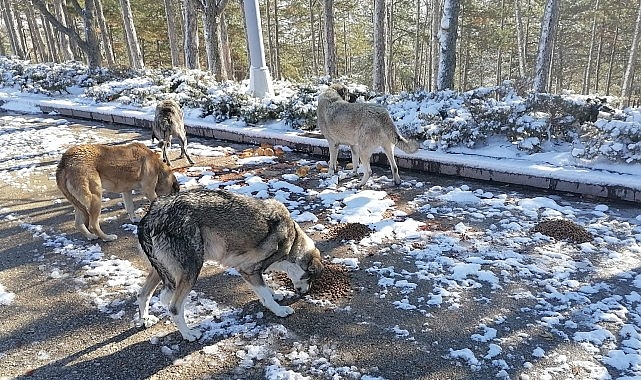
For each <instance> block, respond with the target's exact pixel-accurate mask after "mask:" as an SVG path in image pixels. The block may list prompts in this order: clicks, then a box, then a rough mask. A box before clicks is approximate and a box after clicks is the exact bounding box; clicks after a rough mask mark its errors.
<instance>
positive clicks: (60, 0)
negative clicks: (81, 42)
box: [36, 0, 75, 61]
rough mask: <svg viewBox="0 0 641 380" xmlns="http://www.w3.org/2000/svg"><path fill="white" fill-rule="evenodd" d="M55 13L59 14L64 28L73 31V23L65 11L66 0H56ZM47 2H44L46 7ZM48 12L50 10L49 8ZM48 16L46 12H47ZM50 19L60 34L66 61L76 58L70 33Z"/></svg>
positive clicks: (58, 17) (63, 57) (63, 55)
mask: <svg viewBox="0 0 641 380" xmlns="http://www.w3.org/2000/svg"><path fill="white" fill-rule="evenodd" d="M54 4H55V8H54V9H55V14H56V16H57V20H59V23H60V25H61V26H62V27H64V28H70V31H71V24H70V22H69V20H67V13H66V12H65V6H66V0H55V3H54ZM36 5H37V4H36ZM46 6H47V5H46V4H44V7H45V8H46ZM47 12H48V10H47ZM45 18H46V14H45ZM48 21H49V22H50V23H51V24H52V26H53V27H54V28H55V29H56V30H57V31H58V34H59V37H60V38H59V39H60V48H61V50H62V59H63V60H64V61H71V60H73V59H75V56H74V53H73V49H72V48H71V41H70V37H69V33H64V32H62V30H61V29H60V28H57V27H56V25H55V24H54V23H53V22H52V21H51V20H49V19H48Z"/></svg>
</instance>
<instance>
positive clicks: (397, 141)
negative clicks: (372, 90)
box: [317, 85, 419, 186]
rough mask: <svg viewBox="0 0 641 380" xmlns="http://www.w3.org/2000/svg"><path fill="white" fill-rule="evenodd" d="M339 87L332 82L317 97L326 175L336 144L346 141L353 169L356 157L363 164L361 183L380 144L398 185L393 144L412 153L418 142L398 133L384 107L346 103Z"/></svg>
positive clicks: (332, 167)
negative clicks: (326, 155)
mask: <svg viewBox="0 0 641 380" xmlns="http://www.w3.org/2000/svg"><path fill="white" fill-rule="evenodd" d="M339 91H343V88H342V86H341V85H332V86H331V87H330V88H328V89H327V90H326V91H325V92H324V93H322V94H321V95H320V96H319V97H318V108H317V116H318V129H320V131H321V133H322V134H323V136H325V138H326V139H327V142H328V143H329V175H330V176H331V175H333V174H334V170H336V160H337V158H338V146H339V145H341V144H343V145H349V147H350V148H351V150H352V164H353V165H354V168H353V173H354V174H356V173H357V169H358V163H359V161H360V163H361V164H362V165H363V170H364V172H365V173H364V175H363V179H362V180H361V182H360V183H359V186H364V185H365V184H366V183H367V180H368V179H369V177H370V175H371V174H372V169H371V168H370V159H371V157H372V153H374V150H375V149H377V148H378V147H382V148H383V151H384V152H385V155H386V156H387V160H388V161H389V163H390V166H391V168H392V176H393V177H394V183H395V184H397V185H399V184H400V183H401V178H400V176H399V175H398V166H397V165H396V159H395V158H394V146H398V148H399V149H401V150H402V151H404V152H407V153H414V152H416V151H417V150H418V145H419V144H418V142H417V141H413V140H407V139H405V138H404V137H403V136H401V134H400V133H399V132H398V129H396V126H395V125H394V122H393V121H392V118H391V116H390V115H389V112H387V109H386V108H385V107H383V106H381V105H378V104H373V103H349V102H347V101H345V100H344V99H343V97H342V96H341V95H340V94H339Z"/></svg>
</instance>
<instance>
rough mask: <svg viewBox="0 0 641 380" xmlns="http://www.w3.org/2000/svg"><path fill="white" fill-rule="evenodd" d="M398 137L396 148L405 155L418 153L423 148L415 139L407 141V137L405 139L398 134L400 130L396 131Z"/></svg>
mask: <svg viewBox="0 0 641 380" xmlns="http://www.w3.org/2000/svg"><path fill="white" fill-rule="evenodd" d="M396 136H397V140H396V147H397V148H398V149H400V150H402V151H403V152H405V153H416V151H417V150H418V148H419V147H420V146H421V143H420V142H418V141H416V140H413V139H406V138H405V137H403V136H402V135H401V134H400V133H399V132H398V129H397V130H396Z"/></svg>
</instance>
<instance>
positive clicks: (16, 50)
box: [2, 0, 25, 59]
mask: <svg viewBox="0 0 641 380" xmlns="http://www.w3.org/2000/svg"><path fill="white" fill-rule="evenodd" d="M2 8H3V12H2V16H3V18H4V25H5V27H6V28H7V32H8V34H9V43H10V45H11V50H12V51H13V54H15V55H17V56H18V58H20V59H24V58H25V51H24V50H23V49H22V44H21V43H20V31H18V29H16V24H15V20H14V18H15V15H14V13H13V6H12V4H11V0H2Z"/></svg>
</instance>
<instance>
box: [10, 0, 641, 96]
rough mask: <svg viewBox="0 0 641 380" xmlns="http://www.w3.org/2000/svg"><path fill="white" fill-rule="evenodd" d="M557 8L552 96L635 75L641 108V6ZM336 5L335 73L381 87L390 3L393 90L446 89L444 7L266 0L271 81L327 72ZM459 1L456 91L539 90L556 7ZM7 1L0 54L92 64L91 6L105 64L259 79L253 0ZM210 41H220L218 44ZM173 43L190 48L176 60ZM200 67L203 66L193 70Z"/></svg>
mask: <svg viewBox="0 0 641 380" xmlns="http://www.w3.org/2000/svg"><path fill="white" fill-rule="evenodd" d="M457 2H458V1H457ZM557 2H558V3H559V4H558V5H559V7H558V10H557V11H555V12H556V14H555V16H556V17H557V25H556V28H555V29H554V35H553V38H552V53H551V54H552V55H551V62H550V67H549V76H548V85H547V89H548V91H549V92H551V93H561V92H562V91H564V90H571V91H573V92H575V93H582V94H600V95H614V96H621V95H624V92H623V88H622V87H623V84H624V81H625V77H626V76H629V78H628V80H629V92H628V94H627V95H628V96H630V97H631V99H630V100H632V102H633V103H634V102H635V100H636V99H637V98H638V95H639V93H641V84H640V83H639V81H638V80H636V79H635V78H634V66H636V61H637V57H636V45H637V44H638V39H639V36H638V35H639V23H640V22H641V21H640V20H639V17H638V15H639V14H641V13H639V11H640V9H641V3H640V2H639V1H638V0H634V1H633V0H611V1H607V2H606V1H603V0H579V1H572V2H568V1H560V0H558V1H557ZM328 3H329V6H331V9H332V10H333V20H332V21H333V23H332V24H333V27H332V28H331V32H333V34H334V36H333V38H334V41H335V69H334V70H335V71H334V75H333V76H337V77H340V76H347V77H349V78H351V80H353V81H354V82H358V83H363V84H365V85H368V86H371V85H372V78H373V76H372V73H373V71H374V64H373V62H374V60H373V54H374V45H375V43H374V42H375V36H374V33H375V32H374V30H375V28H374V24H375V19H376V17H375V5H376V4H379V5H380V4H381V3H382V4H383V12H384V18H385V27H384V38H385V59H384V63H383V65H384V66H383V72H384V78H385V91H386V92H388V93H398V92H401V91H416V90H421V89H424V90H427V91H435V90H436V85H435V77H436V72H437V69H438V68H437V66H438V50H439V47H438V42H439V29H440V26H441V22H442V11H443V1H442V0H384V1H379V0H376V1H363V2H354V1H346V0H298V1H293V0H261V1H259V5H260V12H261V16H262V20H261V22H262V32H263V39H264V45H265V55H266V61H267V66H268V67H269V69H270V72H271V74H272V77H274V78H275V79H288V80H291V81H295V82H296V81H305V80H308V79H309V78H310V77H315V76H324V75H327V74H328V73H327V67H326V64H325V58H326V57H325V55H326V49H325V46H324V42H325V41H326V40H327V31H328V29H327V28H326V26H325V19H324V16H325V12H327V9H328V8H327V7H328ZM458 3H460V4H459V6H460V9H459V12H458V18H457V19H458V25H457V38H458V39H457V42H456V66H455V72H454V86H453V87H454V89H455V90H458V91H466V90H470V89H473V88H477V87H482V86H494V85H498V84H500V83H501V82H503V81H504V80H512V81H513V82H514V83H515V86H516V87H517V88H519V87H520V88H522V89H523V90H528V89H531V88H532V83H531V82H532V79H533V76H534V70H535V64H536V62H535V61H536V58H537V49H538V45H539V42H540V38H541V28H542V26H541V25H542V19H543V15H544V11H545V7H546V4H548V1H543V0H500V1H471V0H461V1H460V2H458ZM0 6H1V10H2V14H3V17H2V20H1V23H0V55H17V56H19V57H20V58H23V59H28V60H30V61H32V62H49V61H53V62H63V61H66V60H68V59H74V60H81V61H83V60H84V61H86V60H87V58H88V57H87V54H86V50H83V49H82V44H83V43H87V38H85V37H84V36H85V34H84V30H83V25H85V23H86V22H87V20H89V21H92V20H91V19H87V9H88V8H89V7H91V8H90V9H89V11H90V12H89V14H91V15H94V16H96V17H95V18H93V17H92V19H93V21H94V22H95V27H94V28H93V29H95V31H96V36H95V38H96V41H97V43H96V46H99V47H100V53H99V54H100V56H101V58H102V61H101V64H102V65H103V66H113V67H121V68H124V69H126V68H141V67H146V68H170V67H187V68H200V69H203V70H207V69H208V68H209V69H212V68H213V67H214V66H212V63H211V62H208V61H209V60H210V58H209V57H210V54H216V55H217V58H216V59H218V61H219V63H217V64H218V65H220V67H221V68H222V70H223V74H222V76H220V77H219V79H221V80H224V79H231V80H242V79H245V78H246V77H247V76H248V72H249V59H248V53H247V41H246V36H245V22H244V13H243V5H242V0H164V1H163V2H160V1H151V0H132V1H129V0H85V1H84V2H83V1H79V0H0ZM43 6H44V7H47V9H48V10H50V11H51V13H52V14H53V15H54V16H60V15H61V14H64V15H65V19H66V21H67V23H66V26H67V27H68V28H70V29H71V30H72V31H74V32H75V33H76V34H77V35H78V36H79V38H80V40H79V41H74V39H73V38H67V40H68V42H67V43H68V44H69V49H68V50H69V52H70V53H71V54H72V57H69V56H65V55H64V54H63V52H64V50H65V49H64V46H62V41H63V40H64V39H65V38H66V37H65V34H63V33H60V31H59V30H58V28H56V25H54V23H52V21H51V20H50V19H48V18H47V17H44V14H43V13H44V10H43V8H42V7H43ZM127 8H129V9H128V10H127ZM168 9H169V14H171V15H173V17H170V19H173V20H172V21H173V22H174V23H175V26H174V32H175V36H174V37H173V38H169V32H168V17H167V14H168ZM379 11H380V9H379ZM194 12H195V13H194ZM190 14H191V16H190ZM188 18H191V19H192V20H195V22H196V23H197V27H194V26H193V25H189V24H190V23H189V22H187V19H188ZM101 23H104V24H101ZM8 25H13V26H14V27H13V28H8V27H7V26H8ZM132 25H133V27H134V30H135V34H134V38H133V40H135V41H137V44H132V43H131V41H132V36H131V31H130V30H128V28H130V27H131V26H132ZM212 26H213V30H212ZM12 30H13V32H14V34H15V35H14V36H13V39H12V36H11V34H12ZM194 31H195V32H196V33H197V41H199V43H198V45H197V46H198V49H197V50H196V52H195V54H196V57H197V62H195V63H194V62H186V59H189V58H188V54H187V52H188V50H190V49H193V48H195V46H191V45H193V44H189V45H190V46H185V42H184V41H185V34H188V33H194ZM16 32H17V33H16ZM211 36H214V37H213V38H215V40H216V41H217V42H216V43H208V42H207V40H211V39H212V38H211ZM192 38H193V37H192ZM170 41H173V42H175V44H176V45H177V46H176V48H177V49H179V53H178V54H175V52H174V56H173V57H172V51H171V45H172V44H171V43H170ZM192 41H193V39H192ZM18 45H21V46H18ZM132 45H137V49H138V50H139V51H138V52H137V51H136V48H135V47H133V46H132ZM89 48H91V46H89ZM632 53H634V54H632ZM191 54H193V52H192V53H191ZM194 64H196V65H197V67H190V66H193V65H194ZM214 64H216V62H214Z"/></svg>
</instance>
